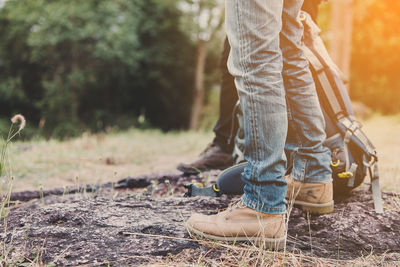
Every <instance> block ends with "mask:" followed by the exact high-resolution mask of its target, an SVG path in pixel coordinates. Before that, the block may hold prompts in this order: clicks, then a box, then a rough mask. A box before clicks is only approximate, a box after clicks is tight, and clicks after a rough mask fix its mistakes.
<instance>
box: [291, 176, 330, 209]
mask: <svg viewBox="0 0 400 267" xmlns="http://www.w3.org/2000/svg"><path fill="white" fill-rule="evenodd" d="M285 180H286V182H287V184H288V189H287V192H286V199H287V200H288V201H289V202H291V201H292V200H293V199H294V201H293V203H294V205H296V206H299V207H300V208H301V209H302V210H304V211H308V212H310V213H312V214H326V213H331V212H332V211H333V186H332V182H329V183H302V182H300V181H298V180H296V179H294V178H293V177H292V176H290V175H287V176H285Z"/></svg>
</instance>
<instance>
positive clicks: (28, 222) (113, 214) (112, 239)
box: [1, 172, 400, 266]
mask: <svg viewBox="0 0 400 267" xmlns="http://www.w3.org/2000/svg"><path fill="white" fill-rule="evenodd" d="M217 173H218V172H213V173H205V174H203V177H204V175H207V176H208V177H209V179H210V180H213V179H215V176H216V174H217ZM203 177H199V176H189V177H185V176H183V175H163V176H144V177H137V178H131V180H130V181H131V183H130V187H131V188H130V189H129V190H126V189H125V190H117V189H113V188H103V189H99V190H97V191H96V192H90V190H89V189H88V188H86V189H85V188H83V187H81V188H80V189H78V190H75V189H76V188H75V189H73V188H71V191H69V192H65V191H64V192H63V191H62V190H63V189H62V188H60V189H58V190H59V191H58V192H57V190H53V194H59V195H58V196H55V195H48V196H44V197H42V198H39V199H34V197H38V196H39V197H40V195H42V196H43V195H44V194H47V193H49V192H42V193H41V192H34V191H30V192H20V193H16V194H14V195H13V199H14V200H17V199H21V200H25V201H27V202H24V203H20V204H16V205H14V206H13V207H12V210H11V213H10V214H9V216H8V218H7V227H6V231H2V232H1V239H2V240H4V241H3V245H4V248H3V251H8V254H7V255H6V257H7V258H8V259H9V260H10V261H14V262H13V263H19V264H22V263H23V262H29V260H31V261H37V262H38V263H44V264H54V265H57V266H59V265H66V266H76V265H83V266H97V265H102V264H103V265H105V266H107V265H111V266H126V265H130V266H132V265H147V264H161V265H159V266H162V265H163V264H164V266H165V265H167V266H171V265H178V266H180V265H179V264H181V266H187V265H193V264H194V263H196V261H197V262H198V261H199V260H200V262H203V263H204V262H206V263H207V262H208V263H209V264H205V265H210V266H214V264H213V263H216V262H220V263H221V262H222V265H220V266H224V265H225V264H224V263H226V264H228V262H227V258H231V257H232V256H234V254H235V253H237V250H236V249H239V250H240V249H242V250H245V251H247V253H249V251H256V252H257V251H258V250H257V249H255V248H254V247H253V246H251V244H250V245H246V244H244V245H239V246H234V247H235V249H233V250H232V249H230V247H232V246H230V245H229V244H225V243H223V244H222V245H220V244H215V243H212V242H206V241H202V240H193V239H191V238H190V236H189V235H188V233H187V232H186V230H185V228H184V226H183V222H184V221H185V220H186V219H187V218H188V217H189V216H190V214H191V212H194V211H195V212H202V213H216V212H218V211H219V210H221V209H224V208H226V207H227V206H228V204H229V203H231V201H232V199H231V198H230V197H226V196H223V197H220V198H207V197H195V198H185V197H182V194H183V192H184V191H185V189H184V187H183V185H184V184H187V183H189V182H192V181H193V180H195V181H202V180H203ZM74 190H75V191H74ZM29 199H31V200H29ZM384 201H385V214H383V215H380V214H376V213H375V212H374V209H373V202H372V198H371V194H370V192H369V191H366V190H365V188H363V189H360V190H357V191H355V192H353V194H352V195H351V196H349V197H346V198H344V199H337V200H336V203H335V211H334V212H333V213H332V214H327V215H323V216H310V215H308V214H306V213H304V212H302V211H301V210H299V209H297V208H293V210H292V211H291V213H290V218H289V227H288V228H289V231H288V241H287V248H286V253H290V255H292V257H293V255H296V256H295V257H296V259H297V261H298V262H300V263H301V265H302V266H303V265H309V266H315V265H316V263H318V262H321V260H322V263H326V264H328V265H329V264H335V265H336V264H339V265H340V264H346V262H347V264H348V263H352V262H353V261H354V260H359V259H360V258H361V259H365V258H366V257H370V258H371V257H380V258H379V259H380V260H379V262H380V263H382V264H387V265H392V264H398V263H400V239H399V236H400V212H399V211H400V198H399V196H398V195H397V194H395V193H388V192H386V193H384ZM4 226H5V225H4V222H2V223H1V229H4ZM224 244H225V245H224ZM4 249H5V250H4ZM257 253H260V252H259V251H258V252H257ZM263 253H264V252H263ZM174 255H175V256H174ZM227 255H229V256H227ZM241 255H242V254H241ZM246 255H250V254H246ZM277 255H280V254H274V253H273V254H269V256H268V257H270V258H271V257H275V258H276V257H277ZM240 257H242V258H243V255H242V256H239V258H240ZM268 257H267V258H268ZM28 259H29V260H28ZM252 260H254V259H253V258H249V261H250V262H251V261H252ZM281 260H282V259H281ZM275 261H276V259H274V260H273V262H275ZM238 262H240V260H238ZM278 262H279V261H278ZM275 263H276V262H275ZM292 263H293V262H290V263H289V265H291V264H292ZM353 263H354V262H353ZM370 263H371V262H370ZM186 264H187V265H186ZM11 265H12V264H11ZM194 265H196V264H194ZM234 265H235V264H234ZM257 265H258V264H255V266H257ZM294 265H296V264H294ZM317 265H318V264H317ZM259 266H261V265H259Z"/></svg>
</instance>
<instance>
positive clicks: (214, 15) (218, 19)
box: [181, 0, 224, 130]
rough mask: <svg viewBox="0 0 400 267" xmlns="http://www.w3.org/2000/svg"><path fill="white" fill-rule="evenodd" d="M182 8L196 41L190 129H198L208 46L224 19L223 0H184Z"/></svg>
mask: <svg viewBox="0 0 400 267" xmlns="http://www.w3.org/2000/svg"><path fill="white" fill-rule="evenodd" d="M181 9H182V10H183V11H184V12H185V14H186V18H185V21H184V24H183V25H184V26H185V28H186V31H187V32H188V33H190V35H191V37H192V39H193V40H194V42H195V43H196V47H197V49H196V68H195V78H194V94H193V107H192V110H191V117H190V126H189V127H190V129H192V130H197V129H198V127H199V120H200V115H201V110H202V106H203V102H204V95H205V92H204V73H205V65H206V60H207V46H208V44H209V42H210V41H211V40H212V39H213V38H215V37H216V34H217V32H218V30H219V29H220V28H221V26H222V24H223V20H224V16H223V1H221V0H184V1H182V2H181ZM188 27H190V28H188Z"/></svg>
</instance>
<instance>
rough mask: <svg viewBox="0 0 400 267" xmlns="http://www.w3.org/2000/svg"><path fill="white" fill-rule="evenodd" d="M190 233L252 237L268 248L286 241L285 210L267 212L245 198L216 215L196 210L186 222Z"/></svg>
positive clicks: (233, 239)
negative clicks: (283, 211)
mask: <svg viewBox="0 0 400 267" xmlns="http://www.w3.org/2000/svg"><path fill="white" fill-rule="evenodd" d="M185 226H186V229H187V230H188V231H189V233H190V234H194V235H198V236H200V237H204V238H207V239H212V240H219V241H231V242H236V241H250V242H252V243H253V244H255V245H257V246H260V247H262V248H266V249H282V248H283V247H284V246H285V243H286V225H285V215H284V214H265V213H261V212H258V211H256V210H253V209H250V208H248V207H247V206H245V205H244V204H243V203H242V202H239V203H238V204H236V205H234V206H233V207H231V208H228V209H227V210H225V211H223V212H220V213H218V214H215V215H203V214H198V213H195V214H193V215H192V216H191V217H190V218H189V220H188V221H187V222H186V223H185Z"/></svg>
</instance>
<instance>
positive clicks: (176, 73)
mask: <svg viewBox="0 0 400 267" xmlns="http://www.w3.org/2000/svg"><path fill="white" fill-rule="evenodd" d="M176 6H177V5H176V1H174V0H118V1H108V0H85V1H79V0H69V1H62V0H53V1H47V0H11V1H7V2H6V4H5V5H4V7H3V8H1V9H0V35H1V36H2V38H1V42H0V116H2V117H7V118H9V117H10V116H11V115H12V114H14V113H17V112H18V113H23V114H25V115H26V117H27V120H28V121H29V122H31V124H33V125H39V124H40V126H41V132H42V133H43V134H44V135H46V136H57V137H68V136H75V135H77V134H79V133H81V132H82V131H83V130H85V129H88V128H89V129H91V130H92V131H99V130H103V129H105V128H106V127H108V126H114V125H117V126H120V127H124V126H127V127H129V126H133V125H135V124H139V123H140V122H138V120H137V119H136V118H139V117H140V118H141V120H140V121H141V123H143V121H146V122H148V123H150V124H151V125H154V126H157V127H160V128H162V129H165V130H168V129H176V128H184V127H186V126H187V123H188V120H189V115H190V114H189V113H190V106H191V101H192V88H193V65H194V63H193V61H194V56H193V55H194V51H195V50H194V45H193V44H192V43H191V41H190V39H189V38H188V37H187V35H186V34H185V33H183V31H182V30H181V29H180V27H179V23H180V17H181V15H182V14H181V11H179V10H178V9H177V7H176ZM144 118H145V119H144ZM39 122H40V123H39Z"/></svg>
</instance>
